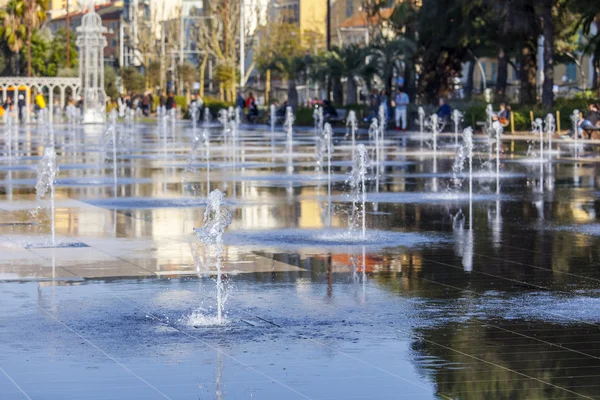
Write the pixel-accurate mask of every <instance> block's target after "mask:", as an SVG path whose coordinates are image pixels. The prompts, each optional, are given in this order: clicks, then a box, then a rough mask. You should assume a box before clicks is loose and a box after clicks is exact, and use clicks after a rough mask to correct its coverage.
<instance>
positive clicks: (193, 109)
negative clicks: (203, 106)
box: [190, 101, 199, 129]
mask: <svg viewBox="0 0 600 400" xmlns="http://www.w3.org/2000/svg"><path fill="white" fill-rule="evenodd" d="M198 112H199V110H198V103H197V102H195V101H193V102H192V104H190V118H191V119H192V128H193V129H196V124H197V122H198Z"/></svg>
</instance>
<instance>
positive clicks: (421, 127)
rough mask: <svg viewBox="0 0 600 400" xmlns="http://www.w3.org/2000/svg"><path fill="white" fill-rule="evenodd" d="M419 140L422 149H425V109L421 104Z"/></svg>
mask: <svg viewBox="0 0 600 400" xmlns="http://www.w3.org/2000/svg"><path fill="white" fill-rule="evenodd" d="M418 112H419V140H420V142H421V143H420V145H421V150H423V133H424V125H425V110H424V109H423V107H421V106H419V111H418Z"/></svg>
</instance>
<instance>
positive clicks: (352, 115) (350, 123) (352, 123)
mask: <svg viewBox="0 0 600 400" xmlns="http://www.w3.org/2000/svg"><path fill="white" fill-rule="evenodd" d="M357 125H358V120H357V119H356V112H354V110H350V111H349V112H348V118H347V119H346V128H350V132H349V133H350V135H351V136H352V161H354V160H355V159H356V129H357Z"/></svg>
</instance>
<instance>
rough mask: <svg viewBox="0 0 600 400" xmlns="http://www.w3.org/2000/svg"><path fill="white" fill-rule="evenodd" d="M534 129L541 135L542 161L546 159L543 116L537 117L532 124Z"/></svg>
mask: <svg viewBox="0 0 600 400" xmlns="http://www.w3.org/2000/svg"><path fill="white" fill-rule="evenodd" d="M532 131H533V133H534V134H538V135H539V137H540V154H539V157H540V162H541V161H543V159H544V122H543V121H542V119H541V118H536V119H535V121H533V124H532Z"/></svg>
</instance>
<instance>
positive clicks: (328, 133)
mask: <svg viewBox="0 0 600 400" xmlns="http://www.w3.org/2000/svg"><path fill="white" fill-rule="evenodd" d="M332 137H333V129H332V128H331V124H329V123H326V124H325V127H324V128H323V139H324V140H325V145H326V148H327V224H328V226H329V227H331V153H332V152H333V140H332Z"/></svg>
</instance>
